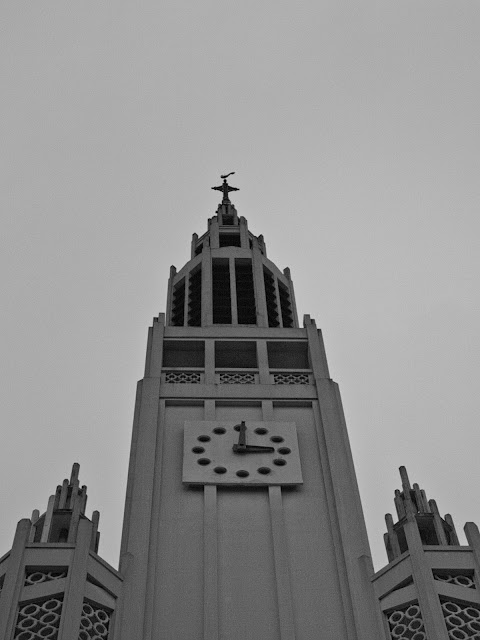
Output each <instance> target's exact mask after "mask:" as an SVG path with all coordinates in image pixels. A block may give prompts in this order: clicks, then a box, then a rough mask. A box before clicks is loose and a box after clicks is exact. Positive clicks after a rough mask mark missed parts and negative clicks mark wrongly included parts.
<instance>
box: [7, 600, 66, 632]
mask: <svg viewBox="0 0 480 640" xmlns="http://www.w3.org/2000/svg"><path fill="white" fill-rule="evenodd" d="M62 600H63V596H56V597H54V598H48V599H44V600H41V601H38V602H30V603H28V604H23V605H22V604H21V605H20V607H19V609H18V615H17V623H16V626H15V633H14V636H13V637H14V638H15V640H40V638H46V639H48V640H56V639H57V638H58V628H59V626H60V616H61V614H62V604H63V601H62Z"/></svg>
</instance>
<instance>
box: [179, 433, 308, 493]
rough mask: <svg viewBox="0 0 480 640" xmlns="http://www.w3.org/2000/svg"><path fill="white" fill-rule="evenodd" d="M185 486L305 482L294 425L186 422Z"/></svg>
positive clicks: (184, 451) (288, 484) (287, 484)
mask: <svg viewBox="0 0 480 640" xmlns="http://www.w3.org/2000/svg"><path fill="white" fill-rule="evenodd" d="M183 447H184V448H183V482H184V483H185V484H220V485H243V486H262V485H286V486H292V485H297V484H303V479H302V469H301V466H300V453H299V449H298V439H297V429H296V426H295V423H294V422H250V421H242V422H238V423H236V422H210V421H202V422H200V421H196V422H185V430H184V445H183Z"/></svg>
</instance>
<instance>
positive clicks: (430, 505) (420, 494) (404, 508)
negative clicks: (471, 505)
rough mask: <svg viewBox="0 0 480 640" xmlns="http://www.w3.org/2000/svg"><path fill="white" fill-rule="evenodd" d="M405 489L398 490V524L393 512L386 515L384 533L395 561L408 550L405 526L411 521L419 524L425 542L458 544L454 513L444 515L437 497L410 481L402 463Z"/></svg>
mask: <svg viewBox="0 0 480 640" xmlns="http://www.w3.org/2000/svg"><path fill="white" fill-rule="evenodd" d="M399 471H400V478H401V481H402V489H403V490H402V491H399V490H398V489H397V490H396V491H395V499H394V500H395V507H396V510H397V516H398V522H397V523H396V524H394V522H393V518H392V516H391V515H390V514H389V513H387V515H386V516H385V519H386V524H387V533H386V534H385V536H384V540H385V547H386V549H387V555H388V559H389V561H390V562H391V561H392V560H394V559H395V558H397V557H398V556H399V555H401V554H402V553H404V552H405V551H407V549H408V547H407V539H406V536H405V532H404V530H403V529H404V526H405V523H406V522H407V521H409V522H413V523H415V524H416V526H417V527H418V531H419V535H420V538H421V540H422V543H423V544H424V545H443V546H452V545H458V538H457V534H456V532H455V527H454V524H453V520H452V519H451V516H448V515H447V516H445V518H442V517H441V516H440V513H439V511H438V507H437V503H436V502H435V500H427V496H426V493H425V491H424V490H423V489H420V487H419V485H418V484H417V483H414V484H413V485H411V484H410V480H409V478H408V473H407V470H406V468H405V467H400V469H399Z"/></svg>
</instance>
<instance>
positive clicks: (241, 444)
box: [233, 420, 247, 453]
mask: <svg viewBox="0 0 480 640" xmlns="http://www.w3.org/2000/svg"><path fill="white" fill-rule="evenodd" d="M236 426H237V427H239V429H238V430H239V434H238V444H234V445H233V450H234V451H235V453H243V452H244V451H245V449H246V447H247V434H246V431H247V426H246V424H245V421H244V420H242V422H241V423H240V424H239V425H236Z"/></svg>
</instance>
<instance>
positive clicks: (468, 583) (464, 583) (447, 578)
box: [433, 571, 476, 589]
mask: <svg viewBox="0 0 480 640" xmlns="http://www.w3.org/2000/svg"><path fill="white" fill-rule="evenodd" d="M433 577H434V579H435V580H440V581H441V582H449V583H451V584H455V585H457V587H467V589H476V586H475V582H474V580H473V575H467V574H465V573H459V574H455V575H452V574H450V573H443V572H442V573H440V572H437V571H434V572H433Z"/></svg>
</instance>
